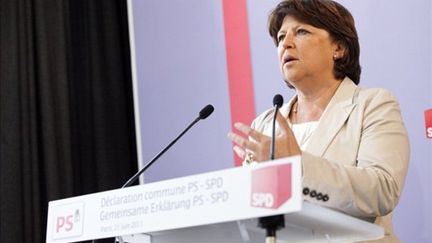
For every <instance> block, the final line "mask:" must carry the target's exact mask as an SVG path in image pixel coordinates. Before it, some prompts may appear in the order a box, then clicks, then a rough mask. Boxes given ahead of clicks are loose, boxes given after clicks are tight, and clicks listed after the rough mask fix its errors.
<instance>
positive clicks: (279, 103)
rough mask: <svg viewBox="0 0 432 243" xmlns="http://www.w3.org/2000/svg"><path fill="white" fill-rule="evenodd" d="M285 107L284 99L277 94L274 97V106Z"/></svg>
mask: <svg viewBox="0 0 432 243" xmlns="http://www.w3.org/2000/svg"><path fill="white" fill-rule="evenodd" d="M282 105H283V97H282V95H280V94H277V95H275V96H274V97H273V106H276V107H277V108H280V107H281V106H282Z"/></svg>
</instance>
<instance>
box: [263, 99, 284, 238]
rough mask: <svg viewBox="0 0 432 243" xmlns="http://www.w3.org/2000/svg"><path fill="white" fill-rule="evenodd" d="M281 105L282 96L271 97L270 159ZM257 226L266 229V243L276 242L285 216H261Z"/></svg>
mask: <svg viewBox="0 0 432 243" xmlns="http://www.w3.org/2000/svg"><path fill="white" fill-rule="evenodd" d="M282 105H283V97H282V95H280V94H277V95H275V96H274V98H273V106H274V108H275V109H274V115H273V126H272V137H271V145H270V146H271V147H270V160H274V159H275V145H276V144H275V140H276V117H277V114H278V110H279V108H280V107H282ZM258 226H259V227H261V228H263V229H265V230H266V238H265V242H266V243H276V231H277V230H279V229H281V228H283V227H285V217H284V216H283V215H274V216H267V217H261V218H259V219H258Z"/></svg>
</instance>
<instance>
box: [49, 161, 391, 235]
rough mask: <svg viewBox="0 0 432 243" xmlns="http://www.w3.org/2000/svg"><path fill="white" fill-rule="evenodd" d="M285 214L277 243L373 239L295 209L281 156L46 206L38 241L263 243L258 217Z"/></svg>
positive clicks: (321, 213) (294, 185) (319, 212)
mask: <svg viewBox="0 0 432 243" xmlns="http://www.w3.org/2000/svg"><path fill="white" fill-rule="evenodd" d="M279 214H284V215H285V228H283V229H281V230H279V231H278V233H277V238H278V242H296V243H298V242H305V243H306V242H308V243H312V242H356V241H364V240H375V239H379V238H381V237H383V236H384V230H383V229H382V228H381V227H379V226H377V225H375V224H372V223H369V222H365V221H362V220H360V219H357V218H354V217H351V216H348V215H345V214H343V213H341V212H337V211H334V210H331V209H328V208H324V207H320V206H317V205H314V204H311V203H308V202H303V199H302V192H301V164H300V158H299V157H298V156H296V157H289V158H284V159H279V160H275V161H269V162H266V163H260V164H257V165H254V166H248V167H238V168H232V169H226V170H221V171H215V172H210V173H203V174H198V175H193V176H187V177H182V178H176V179H172V180H166V181H161V182H155V183H149V184H145V185H139V186H133V187H129V188H124V189H117V190H111V191H105V192H100V193H94V194H88V195H83V196H78V197H72V198H67V199H62V200H56V201H51V202H50V203H49V208H48V224H47V238H46V242H49V243H51V242H53V243H54V242H55V243H61V242H77V241H84V240H90V239H100V238H108V237H115V236H122V239H124V240H125V242H133V243H135V242H144V243H166V242H176V243H182V242H185V243H186V242H188V243H190V242H206V243H216V242H218V243H220V242H224V243H231V242H233V243H234V242H236V243H239V242H251V243H255V242H261V243H262V242H264V238H265V230H264V229H261V228H259V227H258V218H259V217H264V216H271V215H279Z"/></svg>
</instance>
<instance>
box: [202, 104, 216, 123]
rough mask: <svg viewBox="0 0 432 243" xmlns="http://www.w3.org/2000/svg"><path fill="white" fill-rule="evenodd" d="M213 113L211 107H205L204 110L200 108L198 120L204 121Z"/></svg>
mask: <svg viewBox="0 0 432 243" xmlns="http://www.w3.org/2000/svg"><path fill="white" fill-rule="evenodd" d="M213 111H214V107H213V106H212V105H206V106H205V107H204V108H202V110H201V111H200V112H199V118H200V119H201V120H204V119H206V118H207V117H209V116H210V115H211V113H213Z"/></svg>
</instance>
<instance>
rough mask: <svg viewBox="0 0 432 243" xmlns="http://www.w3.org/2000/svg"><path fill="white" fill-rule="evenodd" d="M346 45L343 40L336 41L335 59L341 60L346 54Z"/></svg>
mask: <svg viewBox="0 0 432 243" xmlns="http://www.w3.org/2000/svg"><path fill="white" fill-rule="evenodd" d="M345 52H346V47H345V45H343V44H342V43H341V42H339V41H338V42H335V43H334V51H333V60H335V61H336V60H339V59H341V58H343V57H344V56H345V54H346V53H345Z"/></svg>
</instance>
